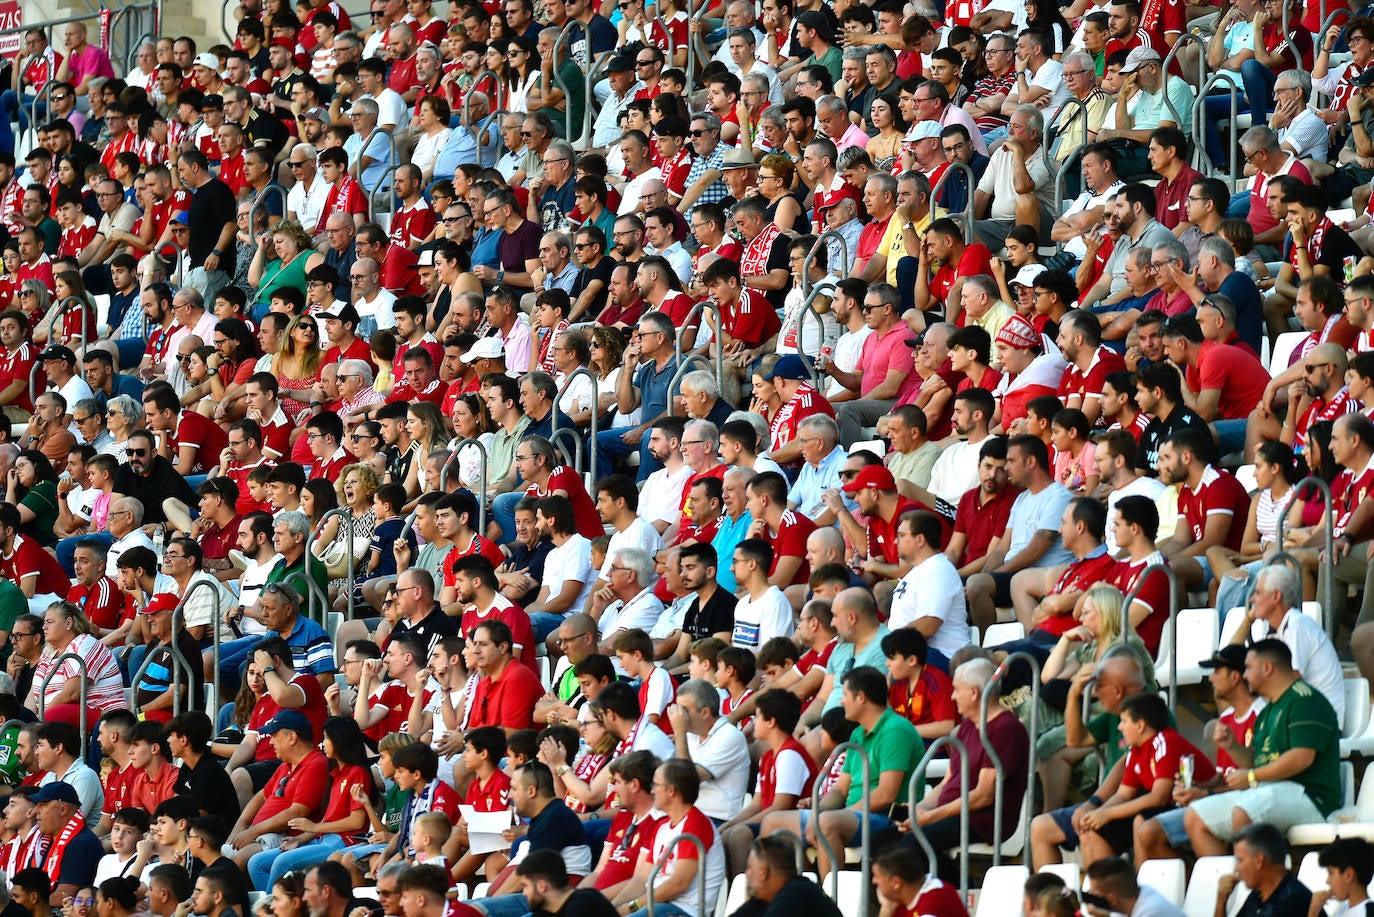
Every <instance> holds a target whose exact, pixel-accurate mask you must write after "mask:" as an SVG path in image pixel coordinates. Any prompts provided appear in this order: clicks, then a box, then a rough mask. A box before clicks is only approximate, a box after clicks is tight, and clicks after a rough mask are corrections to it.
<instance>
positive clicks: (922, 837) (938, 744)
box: [906, 733, 1029, 901]
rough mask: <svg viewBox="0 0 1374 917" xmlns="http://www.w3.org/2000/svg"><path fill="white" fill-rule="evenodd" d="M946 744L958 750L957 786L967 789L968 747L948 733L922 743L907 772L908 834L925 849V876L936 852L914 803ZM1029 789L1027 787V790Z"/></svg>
mask: <svg viewBox="0 0 1374 917" xmlns="http://www.w3.org/2000/svg"><path fill="white" fill-rule="evenodd" d="M946 745H952V746H954V748H956V749H958V751H959V786H961V787H963V788H964V792H967V791H968V746H967V745H965V744H964V743H963V740H962V739H960V738H959V737H958V736H956V735H954V734H953V733H950V734H949V735H943V736H940V738H938V739H936V740H935V741H934V742H931V743H930V744H929V745H927V746H926V753H925V754H924V755H922V756H921V761H920V763H919V764H917V765H916V770H914V771H912V772H911V779H910V780H908V781H907V784H906V801H907V809H908V811H909V812H910V813H911V836H912V837H913V838H915V840H916V843H917V844H918V845H919V846H920V848H921V849H922V850H923V851H925V855H926V871H927V874H929V875H932V876H933V875H935V873H936V869H935V863H936V853H935V847H934V846H933V845H932V844H931V843H930V838H928V837H926V832H925V829H924V828H922V827H921V826H920V825H919V824H917V822H916V802H915V800H916V799H917V798H918V796H917V793H916V791H917V790H918V789H921V788H922V787H923V786H924V784H925V777H926V770H927V768H929V767H930V762H931V761H933V760H934V759H935V753H936V752H937V751H939V750H940V749H942V748H944V747H945V746H946ZM1027 792H1029V788H1028V789H1027ZM968 821H969V817H968V806H966V805H963V806H960V807H959V896H960V897H961V898H963V899H964V900H965V901H967V900H968V843H969V836H968V830H969V829H968Z"/></svg>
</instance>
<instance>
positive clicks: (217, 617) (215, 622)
mask: <svg viewBox="0 0 1374 917" xmlns="http://www.w3.org/2000/svg"><path fill="white" fill-rule="evenodd" d="M202 587H203V588H206V589H209V590H211V593H212V594H213V595H214V599H215V613H214V615H213V616H212V617H211V619H210V629H211V630H212V631H213V633H212V639H213V641H214V654H215V666H214V669H215V674H214V685H215V700H216V702H218V701H219V644H220V637H219V628H220V623H221V621H223V618H224V611H223V609H221V608H220V605H219V600H220V593H219V590H218V588H217V584H215V583H213V582H211V581H210V580H204V579H203V580H199V581H197V582H194V583H192V584H191V586H190V588H189V589H187V590H186V594H185V595H183V596H182V597H181V601H179V602H177V607H176V608H175V609H173V611H172V652H173V653H174V654H175V655H176V656H178V657H181V650H180V649H179V648H178V647H177V641H176V635H177V633H178V631H177V626H176V625H177V614H178V613H180V614H181V620H182V626H183V627H185V626H186V605H187V603H188V602H190V600H191V596H193V595H195V593H196V590H197V589H201V588H202ZM182 661H183V662H185V663H186V665H187V668H190V665H191V661H190V660H189V659H184V658H183V659H182ZM178 674H179V670H177V669H176V667H175V666H173V672H172V676H173V688H174V690H176V691H177V692H178V693H177V695H175V696H174V697H173V710H174V711H175V709H176V708H175V704H176V700H177V698H179V697H180V679H179V678H177V675H178ZM194 681H195V672H194V671H192V672H191V682H194ZM187 687H188V689H189V687H190V685H189V684H188V685H187ZM207 712H208V711H207Z"/></svg>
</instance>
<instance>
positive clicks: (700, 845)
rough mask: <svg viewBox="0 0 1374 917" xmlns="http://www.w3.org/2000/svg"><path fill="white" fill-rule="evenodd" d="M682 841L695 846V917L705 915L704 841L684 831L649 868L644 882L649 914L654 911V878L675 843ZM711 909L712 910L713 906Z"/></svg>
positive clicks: (661, 869) (674, 847) (668, 857)
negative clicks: (646, 879)
mask: <svg viewBox="0 0 1374 917" xmlns="http://www.w3.org/2000/svg"><path fill="white" fill-rule="evenodd" d="M683 841H686V842H688V843H689V844H691V845H692V846H693V847H695V848H697V876H696V883H697V917H706V914H707V908H706V843H705V841H703V840H702V839H701V838H699V837H697V836H696V835H695V834H686V833H683V834H679V835H678V836H677V839H676V840H674V841H673V842H672V844H670V845H669V846H668V849H666V850H664V851H663V853H661V854H659V857H658V859H656V860H654V868H653V869H651V870H649V879H648V882H647V883H646V887H647V892H648V895H647V897H648V902H649V905H648V906H649V913H650V914H651V915H652V914H653V912H654V880H655V879H657V878H658V874H659V873H660V872H662V871H663V864H664V863H667V862H668V860H669V859H670V858H671V857H672V855H673V852H674V851H676V850H677V845H678V844H681V843H682V842H683ZM712 910H714V906H713V907H712Z"/></svg>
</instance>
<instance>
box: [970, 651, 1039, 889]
mask: <svg viewBox="0 0 1374 917" xmlns="http://www.w3.org/2000/svg"><path fill="white" fill-rule="evenodd" d="M1013 660H1020V661H1022V662H1025V663H1026V664H1027V665H1029V666H1030V667H1031V707H1030V725H1029V727H1028V728H1029V730H1030V737H1031V740H1030V743H1029V744H1030V765H1029V767H1027V769H1026V789H1025V792H1024V793H1023V794H1022V795H1021V808H1022V816H1023V820H1024V822H1025V829H1024V830H1025V832H1026V836H1025V837H1024V838H1023V839H1022V843H1023V846H1022V848H1021V849H1022V852H1025V851H1028V850H1030V847H1031V841H1030V830H1031V802H1032V800H1031V797H1032V796H1034V795H1035V794H1034V793H1033V792H1032V787H1033V786H1034V781H1035V765H1036V763H1037V761H1036V759H1037V758H1038V755H1037V754H1036V748H1035V739H1036V737H1037V736H1039V735H1040V660H1039V659H1036V658H1035V657H1034V656H1032V655H1031V654H1030V653H1027V652H1024V651H1021V652H1015V653H1011V654H1009V655H1008V656H1007V657H1006V658H1005V659H1003V660H1002V662H1001V664H1000V665H998V666H997V669H996V670H995V671H994V672H993V673H992V678H991V679H990V680H989V681H988V683H987V685H986V686H985V687H984V688H983V696H982V699H981V700H980V701H979V709H978V737H979V739H981V740H982V742H983V751H984V752H985V753H986V754H987V756H988V759H989V760H990V761H992V767H993V770H995V771H996V772H997V780H996V783H995V785H994V787H993V795H992V865H993V866H1001V865H1002V843H1003V840H1004V838H1003V837H1002V805H1003V800H1002V794H1003V785H1004V784H1005V783H1006V780H1005V779H1004V775H1005V773H1006V766H1005V765H1003V764H1002V757H1001V755H999V754H998V753H997V749H996V748H994V747H993V745H992V739H991V738H990V737H989V736H988V702H989V701H990V700H991V699H992V689H993V688H994V687H995V686H997V685H999V684H1001V683H1002V680H1003V679H1004V678H1006V676H1007V669H1008V667H1009V666H1010V665H1011V663H1012V661H1013ZM1008 715H1010V714H1008ZM964 791H965V792H967V791H968V787H967V786H966V787H965V788H964Z"/></svg>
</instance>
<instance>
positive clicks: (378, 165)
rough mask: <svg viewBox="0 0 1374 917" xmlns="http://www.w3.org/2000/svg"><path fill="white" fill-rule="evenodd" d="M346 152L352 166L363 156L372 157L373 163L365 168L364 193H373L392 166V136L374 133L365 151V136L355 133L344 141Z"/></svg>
mask: <svg viewBox="0 0 1374 917" xmlns="http://www.w3.org/2000/svg"><path fill="white" fill-rule="evenodd" d="M344 152H345V153H347V154H348V164H349V166H350V168H351V167H352V166H355V165H357V163H358V162H359V160H360V159H361V157H363V156H369V157H371V158H372V160H373V162H372V165H370V166H368V167H367V168H366V169H364V170H363V179H362V186H363V193H364V194H371V193H372V191H373V189H374V188H376V187H378V183H379V182H381V180H382V176H383V175H384V174H386V170H387V169H389V168H391V137H390V136H389V135H387V134H382V133H376V134H373V136H372V142H371V143H369V144H368V145H367V150H366V151H364V150H363V138H362V137H361V136H360V135H358V134H354V135H353V136H351V137H349V138H348V139H347V140H346V141H344Z"/></svg>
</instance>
